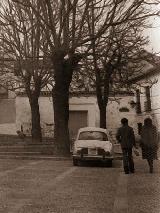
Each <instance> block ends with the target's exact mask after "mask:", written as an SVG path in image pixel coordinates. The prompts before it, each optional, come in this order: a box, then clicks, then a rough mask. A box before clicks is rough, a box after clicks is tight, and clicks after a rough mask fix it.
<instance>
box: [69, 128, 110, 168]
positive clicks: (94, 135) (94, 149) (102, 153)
mask: <svg viewBox="0 0 160 213" xmlns="http://www.w3.org/2000/svg"><path fill="white" fill-rule="evenodd" d="M72 157H73V165H74V166H77V165H79V162H80V161H93V160H96V161H97V160H98V161H102V162H107V164H108V165H109V166H112V160H113V145H112V143H111V142H110V141H109V134H108V132H107V130H106V129H102V128H97V127H85V128H80V129H79V131H78V135H77V138H76V141H75V142H74V145H73V155H72Z"/></svg>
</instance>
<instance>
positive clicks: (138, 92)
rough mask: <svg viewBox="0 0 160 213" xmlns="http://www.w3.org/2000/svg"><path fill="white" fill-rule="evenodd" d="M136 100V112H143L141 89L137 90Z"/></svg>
mask: <svg viewBox="0 0 160 213" xmlns="http://www.w3.org/2000/svg"><path fill="white" fill-rule="evenodd" d="M136 99H137V100H136V102H137V105H136V112H137V113H141V112H142V111H141V100H140V91H139V89H137V90H136Z"/></svg>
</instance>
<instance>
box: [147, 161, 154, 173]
mask: <svg viewBox="0 0 160 213" xmlns="http://www.w3.org/2000/svg"><path fill="white" fill-rule="evenodd" d="M147 161H148V165H149V171H150V173H152V172H153V159H147Z"/></svg>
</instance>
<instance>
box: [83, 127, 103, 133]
mask: <svg viewBox="0 0 160 213" xmlns="http://www.w3.org/2000/svg"><path fill="white" fill-rule="evenodd" d="M85 131H99V132H105V133H107V130H106V129H103V128H99V127H83V128H80V129H79V133H80V132H85Z"/></svg>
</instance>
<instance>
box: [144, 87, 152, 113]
mask: <svg viewBox="0 0 160 213" xmlns="http://www.w3.org/2000/svg"><path fill="white" fill-rule="evenodd" d="M145 94H146V101H145V102H144V108H145V111H146V112H149V111H151V95H150V87H149V86H147V87H146V88H145Z"/></svg>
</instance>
